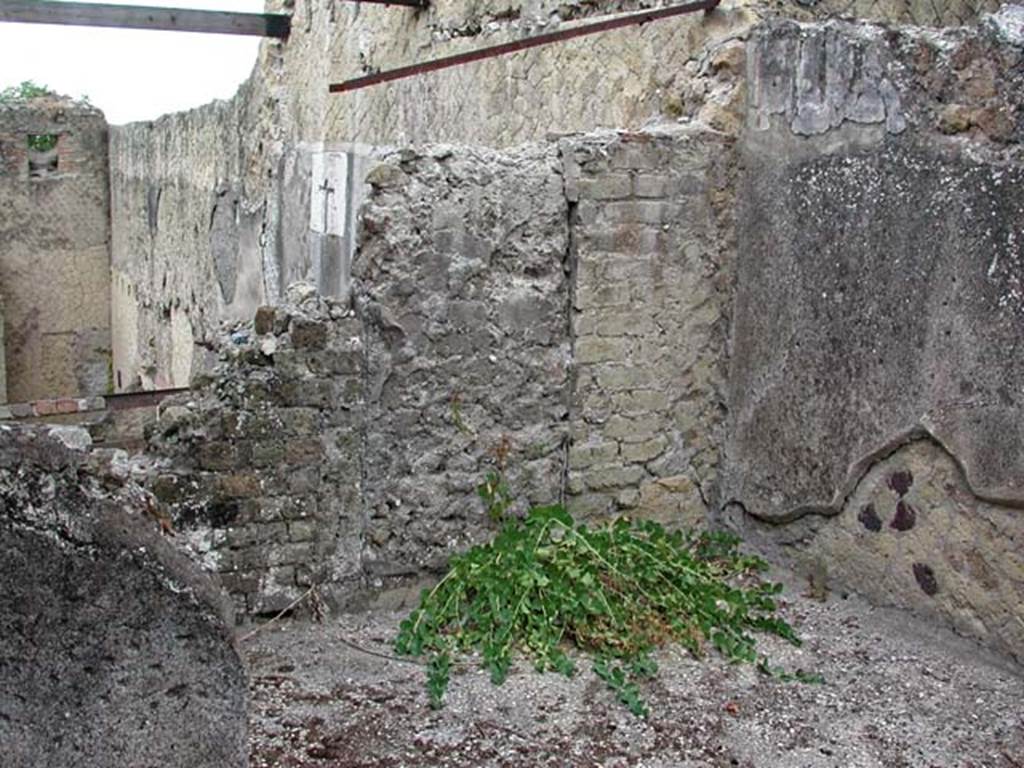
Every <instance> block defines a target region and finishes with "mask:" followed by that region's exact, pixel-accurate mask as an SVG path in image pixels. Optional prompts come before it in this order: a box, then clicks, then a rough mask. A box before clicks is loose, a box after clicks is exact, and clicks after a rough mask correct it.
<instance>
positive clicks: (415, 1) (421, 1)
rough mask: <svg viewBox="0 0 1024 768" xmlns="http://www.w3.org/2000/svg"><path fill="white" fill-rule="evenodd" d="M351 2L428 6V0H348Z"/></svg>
mask: <svg viewBox="0 0 1024 768" xmlns="http://www.w3.org/2000/svg"><path fill="white" fill-rule="evenodd" d="M346 1H347V2H350V3H376V4H378V5H405V6H408V7H409V8H426V7H427V0H346Z"/></svg>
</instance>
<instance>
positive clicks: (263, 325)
mask: <svg viewBox="0 0 1024 768" xmlns="http://www.w3.org/2000/svg"><path fill="white" fill-rule="evenodd" d="M275 314H276V310H275V308H274V307H258V308H257V309H256V315H255V317H254V318H253V323H252V325H253V331H255V332H256V334H257V335H259V336H262V335H264V334H267V333H273V332H274V315H275Z"/></svg>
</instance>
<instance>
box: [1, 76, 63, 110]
mask: <svg viewBox="0 0 1024 768" xmlns="http://www.w3.org/2000/svg"><path fill="white" fill-rule="evenodd" d="M53 95H54V93H53V91H52V90H51V89H50V88H48V87H47V86H45V85H39V84H38V83H34V82H32V81H31V80H23V81H22V82H21V83H19V84H18V85H11V86H8V87H7V88H4V89H3V90H0V104H20V103H22V102H26V101H30V100H31V99H37V98H39V97H40V96H53Z"/></svg>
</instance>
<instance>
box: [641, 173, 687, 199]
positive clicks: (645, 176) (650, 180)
mask: <svg viewBox="0 0 1024 768" xmlns="http://www.w3.org/2000/svg"><path fill="white" fill-rule="evenodd" d="M676 188H677V185H676V184H675V183H674V182H673V180H672V177H671V176H665V175H662V174H649V173H641V174H637V176H636V179H635V180H634V187H633V189H634V192H635V194H636V196H637V197H641V198H664V197H669V196H671V195H672V194H674V193H675V191H676Z"/></svg>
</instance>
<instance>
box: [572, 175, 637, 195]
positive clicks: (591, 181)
mask: <svg viewBox="0 0 1024 768" xmlns="http://www.w3.org/2000/svg"><path fill="white" fill-rule="evenodd" d="M579 192H580V198H581V199H590V200H624V199H626V198H628V197H629V196H630V195H631V194H632V193H633V181H632V179H631V178H630V177H629V174H628V173H602V174H600V175H597V176H588V177H584V178H582V179H580V181H579Z"/></svg>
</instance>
